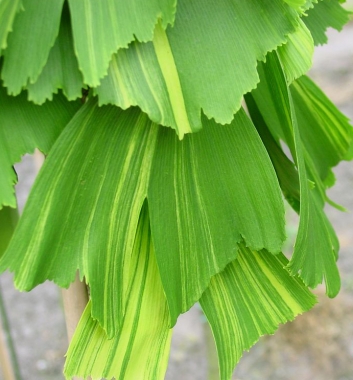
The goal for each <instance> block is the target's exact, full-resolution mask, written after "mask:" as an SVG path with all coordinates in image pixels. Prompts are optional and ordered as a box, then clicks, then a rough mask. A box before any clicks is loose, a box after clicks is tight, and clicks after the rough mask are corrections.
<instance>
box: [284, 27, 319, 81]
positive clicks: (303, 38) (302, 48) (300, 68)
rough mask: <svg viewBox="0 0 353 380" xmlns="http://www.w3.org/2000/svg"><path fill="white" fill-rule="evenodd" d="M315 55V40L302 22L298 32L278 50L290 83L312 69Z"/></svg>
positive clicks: (291, 35)
mask: <svg viewBox="0 0 353 380" xmlns="http://www.w3.org/2000/svg"><path fill="white" fill-rule="evenodd" d="M313 53H314V41H313V38H312V37H311V34H310V31H309V29H308V28H307V27H306V26H305V24H304V23H303V21H300V24H299V27H298V28H297V30H296V31H295V32H294V33H291V34H290V35H289V36H288V42H287V43H286V44H285V45H283V46H280V47H279V48H278V54H279V57H280V59H281V62H282V64H283V69H284V72H285V74H286V78H287V80H288V82H289V83H291V82H293V80H294V79H296V78H299V77H300V76H302V75H303V74H305V73H306V72H307V71H308V70H309V69H310V67H311V65H312V57H313Z"/></svg>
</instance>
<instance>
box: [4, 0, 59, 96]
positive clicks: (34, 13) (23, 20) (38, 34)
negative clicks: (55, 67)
mask: <svg viewBox="0 0 353 380" xmlns="http://www.w3.org/2000/svg"><path fill="white" fill-rule="evenodd" d="M21 1H22V4H23V8H24V9H23V11H22V12H20V13H19V14H18V15H17V16H16V19H15V21H14V23H13V32H12V33H10V34H9V37H8V46H7V49H6V50H5V51H4V56H5V60H4V65H3V69H2V74H1V77H2V79H3V81H4V86H5V87H7V91H8V93H9V94H11V95H17V94H19V93H20V91H21V90H22V88H23V87H24V86H26V85H27V83H33V82H35V81H36V80H37V78H38V77H39V74H40V73H41V71H42V69H43V67H44V65H45V63H46V61H47V59H48V56H49V52H50V49H51V48H52V46H53V45H54V42H55V39H56V37H57V35H58V32H59V25H60V18H61V11H62V7H63V4H64V0H50V1H47V0H35V1H34V0H21Z"/></svg>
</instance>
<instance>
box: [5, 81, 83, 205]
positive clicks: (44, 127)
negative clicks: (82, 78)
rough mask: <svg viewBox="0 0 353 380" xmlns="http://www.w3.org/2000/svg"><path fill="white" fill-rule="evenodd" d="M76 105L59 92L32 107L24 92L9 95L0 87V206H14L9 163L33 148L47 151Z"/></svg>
mask: <svg viewBox="0 0 353 380" xmlns="http://www.w3.org/2000/svg"><path fill="white" fill-rule="evenodd" d="M79 106H80V104H78V103H70V102H67V101H66V100H65V98H64V97H63V96H61V95H60V96H56V97H55V99H54V101H53V102H48V103H45V104H44V105H43V106H36V105H34V104H31V103H29V102H28V101H27V100H26V96H25V94H24V93H23V94H21V95H19V96H17V97H12V96H8V95H7V94H6V90H5V89H4V88H3V87H0V208H1V207H2V205H5V206H10V207H13V208H15V207H16V199H15V196H14V188H13V186H14V184H15V183H16V182H17V176H16V173H15V171H14V169H13V168H12V166H13V165H14V164H15V163H16V162H19V161H21V157H22V155H24V154H25V153H33V152H34V149H35V148H38V149H40V150H41V151H42V152H44V153H48V152H49V150H50V148H51V146H52V145H53V143H54V142H55V140H56V139H57V137H58V136H59V134H60V133H61V131H62V130H63V128H64V127H65V125H66V123H67V122H68V121H69V120H70V119H71V117H72V116H73V115H74V114H75V112H76V111H77V109H78V107H79Z"/></svg>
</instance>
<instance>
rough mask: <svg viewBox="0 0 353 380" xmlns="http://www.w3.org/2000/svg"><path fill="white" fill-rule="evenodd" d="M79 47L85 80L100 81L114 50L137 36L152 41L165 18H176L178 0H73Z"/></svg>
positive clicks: (142, 39)
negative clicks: (157, 27) (154, 31)
mask: <svg viewBox="0 0 353 380" xmlns="http://www.w3.org/2000/svg"><path fill="white" fill-rule="evenodd" d="M69 6H70V13H71V19H72V27H73V34H74V41H75V51H76V54H77V58H78V61H79V66H80V70H81V71H82V73H83V77H84V80H85V83H86V84H88V85H89V86H91V87H96V86H98V85H99V82H100V79H101V78H102V77H103V76H105V75H106V73H107V69H108V66H109V62H110V60H111V57H112V55H113V53H116V52H117V51H118V49H121V48H127V47H128V44H129V43H130V42H132V41H134V40H135V38H136V39H137V40H138V41H141V42H147V41H151V40H152V38H153V30H154V27H155V25H156V23H157V21H158V19H160V20H161V23H162V25H163V28H164V29H165V28H166V27H167V25H168V24H172V23H173V21H174V14H175V7H176V0H163V1H159V0H130V1H124V0H99V1H96V0H69Z"/></svg>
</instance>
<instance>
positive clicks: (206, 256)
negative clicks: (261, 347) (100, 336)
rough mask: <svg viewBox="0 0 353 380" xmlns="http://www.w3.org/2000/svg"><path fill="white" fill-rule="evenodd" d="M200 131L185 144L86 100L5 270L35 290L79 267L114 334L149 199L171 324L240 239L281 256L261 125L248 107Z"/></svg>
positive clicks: (49, 164) (63, 281) (135, 115)
mask: <svg viewBox="0 0 353 380" xmlns="http://www.w3.org/2000/svg"><path fill="white" fill-rule="evenodd" d="M204 124H205V131H201V132H199V133H197V134H193V135H190V136H187V137H186V138H185V140H184V141H182V142H180V141H179V140H178V138H177V136H176V134H175V132H174V131H172V130H168V129H166V128H163V127H158V126H157V125H155V124H153V123H152V122H151V121H150V120H149V119H148V117H147V116H146V115H145V114H142V113H141V112H140V111H139V110H138V109H136V108H135V109H129V110H127V111H122V110H120V109H118V108H117V107H115V106H104V107H98V106H97V105H96V104H95V103H94V100H91V101H90V102H88V103H87V104H85V105H84V106H83V107H82V110H81V111H80V112H79V113H78V114H77V115H76V116H75V118H74V119H73V120H72V121H71V122H70V124H69V125H68V126H67V128H66V129H65V130H64V132H63V133H62V135H61V136H60V138H59V139H58V140H57V143H56V144H55V146H54V147H53V149H52V150H51V152H50V154H49V156H48V158H47V160H46V163H45V164H44V166H43V168H42V170H41V173H40V174H39V176H38V179H37V181H36V183H35V184H34V187H33V191H32V194H31V195H30V197H29V200H28V202H27V206H26V208H25V210H24V214H23V217H22V218H21V221H20V224H19V227H18V229H17V238H16V237H15V238H14V240H13V243H12V245H11V246H10V247H9V249H8V252H7V254H6V255H5V256H4V258H3V260H2V262H1V268H2V270H4V269H6V268H9V269H10V270H11V271H15V283H16V285H17V286H18V287H19V288H20V289H25V290H29V289H31V288H32V287H34V286H35V285H37V284H38V283H41V282H43V281H45V280H46V279H52V280H54V281H55V282H56V283H57V284H59V285H61V286H64V287H65V286H68V285H69V283H70V282H71V281H73V279H74V276H75V273H76V270H77V269H79V270H80V273H81V275H82V276H85V278H86V280H87V282H88V283H89V285H90V289H91V297H92V302H93V305H92V316H93V318H94V319H98V322H99V323H100V324H101V325H102V327H103V328H104V329H105V330H106V332H107V335H108V337H109V338H110V337H113V336H114V335H115V334H116V332H117V331H118V330H119V326H120V324H121V321H122V318H123V316H124V312H125V305H126V302H127V283H128V273H129V265H130V264H129V263H130V257H131V250H132V246H133V242H134V239H135V234H136V227H137V223H138V218H139V214H140V210H141V207H142V204H143V202H144V200H145V198H146V197H147V198H148V202H149V206H150V207H149V210H150V214H151V229H152V236H153V240H154V245H155V249H156V256H157V262H158V266H159V270H160V273H161V278H162V283H163V287H164V290H165V293H166V296H167V301H168V306H169V309H170V312H171V324H172V325H173V324H174V323H175V321H176V318H177V316H178V315H179V314H180V313H181V312H183V311H186V310H187V309H188V308H190V307H191V306H192V305H193V304H194V303H195V302H196V301H197V300H198V298H199V297H200V296H201V294H202V293H203V291H204V290H205V288H206V287H207V285H208V283H209V280H210V278H211V277H212V276H213V275H214V274H216V273H218V272H219V271H220V270H222V269H223V268H224V267H225V266H226V265H227V264H228V263H229V262H230V261H232V260H234V258H235V257H236V252H237V242H239V241H240V240H241V239H242V238H244V239H245V241H246V243H247V244H248V245H249V246H251V247H252V248H254V249H261V248H264V247H265V248H267V249H268V250H270V251H272V252H279V251H280V249H281V246H282V243H283V241H284V239H285V236H284V235H285V234H284V209H283V204H282V200H281V194H280V189H279V185H278V182H277V179H276V175H275V172H274V170H273V167H272V165H271V163H270V160H269V158H268V156H267V154H266V151H265V148H264V147H263V145H262V143H261V140H260V138H259V136H258V135H257V133H256V131H255V128H254V126H253V125H252V124H251V122H250V121H249V119H248V118H247V116H246V115H245V113H244V112H243V111H242V112H239V113H238V114H237V115H236V116H235V119H234V121H233V122H232V124H231V125H229V126H219V125H217V124H215V123H214V122H212V121H208V120H207V119H206V118H204ZM234 147H237V149H234ZM211 178H214V179H215V180H213V181H211V180H210V179H211ZM63 205H65V207H63ZM54 226H55V227H54ZM53 242H55V244H53ZM49 249H50V252H51V255H50V256H48V254H47V252H48V250H49ZM102 295H103V296H102Z"/></svg>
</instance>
